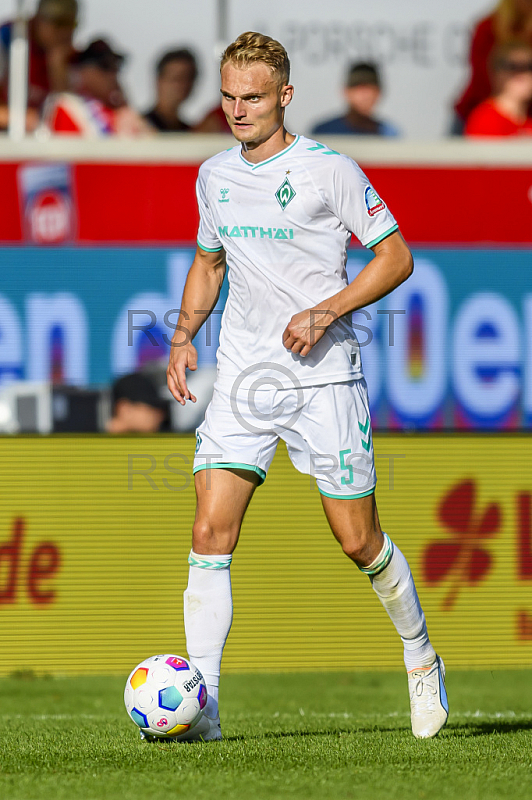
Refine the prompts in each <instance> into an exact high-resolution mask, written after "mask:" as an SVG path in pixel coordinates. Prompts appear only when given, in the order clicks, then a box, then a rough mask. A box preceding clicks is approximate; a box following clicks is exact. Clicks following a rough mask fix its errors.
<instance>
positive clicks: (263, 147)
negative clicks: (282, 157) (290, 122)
mask: <svg viewBox="0 0 532 800" xmlns="http://www.w3.org/2000/svg"><path fill="white" fill-rule="evenodd" d="M295 138H296V137H295V136H294V134H293V133H288V131H287V130H286V129H285V128H284V126H282V127H280V128H278V129H277V130H276V131H275V133H274V134H272V135H271V136H270V137H269V138H268V139H266V140H265V141H264V142H258V143H257V142H247V143H246V142H242V156H243V157H244V158H245V159H246V161H249V162H250V163H251V164H259V163H260V162H261V161H267V160H268V159H269V158H273V156H276V155H277V154H278V153H282V151H283V150H286V148H287V147H289V146H290V145H291V144H292V142H293V141H294V140H295Z"/></svg>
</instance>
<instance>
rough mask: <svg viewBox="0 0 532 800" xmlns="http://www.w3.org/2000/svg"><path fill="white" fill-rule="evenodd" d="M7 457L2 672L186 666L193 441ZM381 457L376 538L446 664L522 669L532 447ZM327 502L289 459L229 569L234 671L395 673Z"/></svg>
mask: <svg viewBox="0 0 532 800" xmlns="http://www.w3.org/2000/svg"><path fill="white" fill-rule="evenodd" d="M1 446H2V459H1V461H0V477H1V480H2V485H3V486H4V488H5V491H4V493H3V499H2V501H1V503H0V674H4V675H5V674H9V673H12V672H15V671H21V670H33V671H34V672H37V673H39V674H42V673H54V674H55V673H67V674H74V673H123V674H124V675H126V674H127V673H128V671H129V670H130V669H131V668H132V666H134V665H135V664H136V663H138V662H139V661H140V660H141V659H143V658H145V657H147V656H149V655H152V654H154V653H158V652H178V653H179V654H184V650H185V640H184V633H183V627H182V592H183V590H184V588H185V586H186V581H187V574H188V565H187V556H188V552H189V549H190V530H191V525H192V521H193V516H194V500H195V494H194V488H193V485H192V480H191V462H192V458H193V450H194V438H193V437H192V436H174V437H124V438H122V437H120V438H116V439H110V438H106V437H97V436H95V437H92V438H87V437H72V436H61V437H58V436H55V437H18V438H15V439H4V440H2V442H1ZM375 452H376V460H377V472H378V475H379V483H378V487H377V498H378V503H379V511H380V518H381V523H382V526H383V529H384V530H386V531H387V533H388V534H389V535H390V536H391V538H392V539H393V540H394V541H395V542H396V543H397V545H398V546H399V547H400V549H401V550H402V551H403V552H404V554H405V555H406V557H407V558H408V559H409V561H410V564H411V567H412V570H413V573H414V576H415V579H416V583H417V587H418V592H419V595H420V598H421V602H422V605H423V607H424V610H425V614H426V617H427V621H428V627H429V632H430V635H431V638H432V640H433V642H434V644H435V646H436V648H437V650H438V652H440V653H441V654H442V656H443V657H444V658H445V661H446V663H447V665H448V667H449V668H451V669H452V668H457V667H466V666H467V667H517V666H529V665H530V661H531V659H532V466H531V464H532V462H531V460H530V440H529V438H528V437H527V436H524V435H522V436H514V435H509V434H497V435H495V436H481V435H472V434H464V435H463V436H461V437H456V436H448V435H443V434H432V435H430V436H427V435H421V436H420V435H412V436H410V437H405V436H397V435H389V434H377V435H376V436H375ZM320 505H321V504H320V500H319V493H318V490H317V489H316V487H315V482H314V479H311V478H310V477H309V476H307V475H301V474H299V473H297V472H296V471H295V470H294V468H293V467H292V466H291V464H290V462H289V460H288V457H287V454H286V450H285V448H284V446H283V445H281V446H280V447H279V449H278V452H277V455H276V457H275V459H274V462H273V465H272V467H271V470H270V473H269V474H268V477H267V480H266V483H265V484H264V486H262V487H260V488H259V489H258V490H257V492H256V494H255V497H254V499H253V502H252V503H251V506H250V508H249V511H248V514H247V516H246V519H245V521H244V527H243V531H242V535H241V540H240V543H239V546H238V549H237V551H236V553H235V557H234V560H233V566H232V580H233V595H234V605H235V615H234V623H233V629H232V632H231V634H230V637H229V640H228V644H227V649H226V654H225V657H224V670H226V671H233V672H238V671H245V670H247V671H257V672H261V671H268V672H271V671H283V670H301V671H305V670H307V671H308V670H314V669H327V670H351V669H371V670H374V669H375V668H379V669H389V668H395V667H397V668H399V667H400V666H401V663H402V648H401V643H400V640H399V639H398V637H397V635H396V633H395V631H394V630H393V627H392V625H391V623H390V621H389V619H388V617H387V616H386V614H385V613H384V611H383V610H382V609H381V607H380V604H379V601H378V599H377V597H376V595H375V594H374V593H373V591H372V590H371V587H370V585H369V582H368V580H367V578H366V577H365V576H364V575H362V574H361V573H359V572H358V571H357V569H356V568H355V567H354V566H353V564H352V563H351V562H350V561H349V560H348V559H347V558H345V556H344V555H343V554H342V552H341V550H340V548H339V547H338V544H337V543H336V542H335V540H334V539H333V537H332V535H331V533H330V531H329V529H328V525H327V523H326V520H325V517H324V515H323V514H322V512H321V508H320ZM331 654H334V658H331Z"/></svg>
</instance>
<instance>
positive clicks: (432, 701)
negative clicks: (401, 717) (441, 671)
mask: <svg viewBox="0 0 532 800" xmlns="http://www.w3.org/2000/svg"><path fill="white" fill-rule="evenodd" d="M436 679H437V673H436V672H434V673H433V674H432V675H430V674H429V675H420V676H419V678H418V679H417V680H416V682H415V684H414V687H413V689H412V691H411V694H410V698H411V700H412V702H413V705H414V709H413V712H414V714H415V715H418V714H427V713H428V714H432V713H433V712H435V711H436V710H437V707H436V698H437V696H438V688H437V685H436Z"/></svg>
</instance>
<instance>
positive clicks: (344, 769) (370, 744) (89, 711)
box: [0, 670, 532, 800]
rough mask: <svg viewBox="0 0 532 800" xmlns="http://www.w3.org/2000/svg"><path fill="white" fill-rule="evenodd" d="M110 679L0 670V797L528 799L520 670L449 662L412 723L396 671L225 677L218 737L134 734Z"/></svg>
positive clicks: (526, 693)
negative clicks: (434, 703)
mask: <svg viewBox="0 0 532 800" xmlns="http://www.w3.org/2000/svg"><path fill="white" fill-rule="evenodd" d="M123 685H124V681H123V680H122V679H118V678H109V677H106V678H104V677H101V678H98V677H92V678H61V679H60V678H57V679H54V678H49V679H44V678H43V679H32V677H31V676H28V675H26V676H24V675H21V676H19V677H18V678H17V677H13V678H6V679H1V680H0V703H1V706H0V707H1V710H2V713H1V720H0V726H1V728H0V797H1V798H2V800H41V798H42V800H48V798H50V800H77V799H78V798H79V800H100V799H101V798H105V800H115V798H116V800H139V799H140V800H145V799H146V800H159V799H160V800H163V798H164V800H168V799H169V798H186V799H187V800H225V798H246V800H247V798H250V800H265V798H272V799H273V798H275V800H282V799H283V798H302V799H303V798H304V800H313V798H316V800H318V798H319V800H324V798H334V799H335V800H340V799H341V800H343V798H357V800H358V799H359V798H368V799H369V798H371V800H381V799H382V800H395V799H396V798H397V799H398V798H401V799H402V798H406V800H418V798H419V799H421V800H422V799H423V798H427V800H429V799H430V800H438V799H439V798H453V800H456V799H457V798H458V799H461V798H466V800H477V799H478V800H489V799H490V798H497V800H501V798H512V800H520V799H521V798H523V799H524V798H527V800H529V798H530V797H532V777H531V776H532V693H531V691H530V687H531V686H532V671H530V670H527V671H515V672H502V671H501V672H451V674H450V675H449V678H448V690H449V697H450V702H451V717H450V721H449V724H448V726H447V728H446V729H445V730H444V731H443V732H442V734H441V735H440V736H439V737H438V738H437V739H434V740H430V741H417V740H415V739H414V738H413V737H412V734H411V732H410V724H409V716H408V697H407V690H406V679H405V676H404V675H403V674H401V673H393V674H387V673H376V674H372V675H369V674H360V673H358V674H357V673H352V674H328V673H318V674H312V675H309V674H307V675H294V674H287V675H275V676H269V675H268V676H261V675H247V676H235V675H230V676H226V677H225V678H224V680H223V709H222V710H223V715H222V724H223V732H224V736H225V741H223V742H212V743H210V744H201V743H198V744H196V743H193V744H177V745H176V744H172V743H164V744H160V745H157V744H155V745H150V744H145V743H141V742H140V740H139V738H138V733H137V730H136V729H135V726H134V725H133V723H131V722H130V721H129V720H128V718H127V716H126V712H125V710H124V708H123V704H122V690H123Z"/></svg>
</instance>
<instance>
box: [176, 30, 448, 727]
mask: <svg viewBox="0 0 532 800" xmlns="http://www.w3.org/2000/svg"><path fill="white" fill-rule="evenodd" d="M289 69H290V64H289V60H288V56H287V53H286V51H285V49H284V48H283V46H282V45H281V44H280V43H279V42H277V41H275V40H274V39H271V38H270V37H268V36H264V35H262V34H259V33H253V32H248V33H244V34H242V35H241V36H239V37H238V39H236V41H235V42H233V44H231V45H229V47H228V48H227V49H226V50H225V52H224V53H223V55H222V59H221V93H222V105H223V109H224V112H225V114H226V116H227V120H228V122H229V125H230V126H231V130H232V131H233V133H234V136H235V138H236V139H237V140H238V142H239V144H238V145H237V146H235V147H233V148H231V149H230V150H228V151H226V152H223V153H220V154H219V155H217V156H214V158H210V159H209V160H208V161H206V162H205V163H204V164H203V165H202V166H201V168H200V171H199V176H198V182H197V197H198V205H199V211H200V226H199V232H198V247H197V250H196V255H195V258H194V261H193V263H192V266H191V268H190V271H189V274H188V278H187V282H186V285H185V289H184V293H183V301H182V307H181V312H180V317H179V320H178V326H177V327H176V331H175V334H174V337H173V345H174V346H173V347H172V348H171V354H170V361H169V365H168V370H167V375H168V386H169V388H170V390H171V392H172V394H173V395H174V397H175V398H176V399H177V400H178V401H179V402H180V403H181V404H182V405H184V404H185V403H186V401H187V400H190V401H192V402H195V400H196V398H195V397H194V396H193V395H192V394H191V393H190V391H189V389H188V387H187V379H186V370H187V369H191V370H194V369H196V367H197V353H196V349H195V347H194V346H193V344H192V339H193V338H194V336H195V335H196V333H197V332H198V330H199V329H200V327H201V325H202V324H203V322H204V321H205V320H206V319H207V317H208V316H209V314H210V313H211V311H212V309H213V308H214V306H215V304H216V301H217V299H218V295H219V291H220V287H221V285H222V281H223V278H224V275H225V271H226V265H227V267H228V269H229V295H228V299H227V303H226V306H225V310H224V313H223V318H222V329H221V335H220V347H219V350H218V375H217V380H216V384H215V388H214V394H213V398H212V401H211V403H210V405H209V407H208V408H207V412H206V415H205V420H204V422H203V423H202V424H201V425H200V427H199V428H198V431H197V449H196V456H195V460H194V469H193V471H194V474H195V486H196V494H197V508H196V518H195V522H194V527H193V540H192V550H191V553H190V556H189V565H190V571H189V580H188V587H187V590H186V591H185V612H184V613H185V630H186V637H187V649H188V653H189V657H190V659H191V661H192V663H193V664H194V665H195V666H196V667H197V668H198V669H199V670H200V671H201V672H202V674H203V675H204V677H205V680H206V683H207V687H208V692H209V697H208V702H207V706H206V709H205V715H204V717H203V718H202V719H201V720H200V722H199V723H198V725H197V726H195V728H193V729H191V731H190V733H189V738H202V739H203V740H205V741H206V740H209V739H221V736H222V734H221V728H220V718H219V711H218V688H219V679H220V664H221V659H222V651H223V647H224V644H225V641H226V639H227V635H228V633H229V629H230V626H231V621H232V598H231V579H230V565H231V559H232V553H233V551H234V549H235V547H236V544H237V542H238V537H239V533H240V527H241V524H242V519H243V517H244V514H245V511H246V508H247V506H248V504H249V502H250V500H251V498H252V495H253V493H254V491H255V489H256V487H257V486H258V485H260V484H261V483H262V482H263V481H264V479H265V478H266V473H267V471H268V467H269V465H270V463H271V461H272V458H273V456H274V453H275V449H276V447H277V444H278V442H279V439H283V440H284V441H285V442H286V445H287V448H288V452H289V455H290V458H291V460H292V462H293V464H294V466H295V467H296V468H297V469H298V470H299V471H300V472H303V473H307V474H311V475H314V476H315V477H316V481H317V486H318V489H319V491H320V493H321V500H322V504H323V508H324V511H325V514H326V516H327V519H328V522H329V525H330V527H331V529H332V532H333V534H334V536H335V537H336V539H337V540H338V542H339V543H340V545H341V546H342V548H343V551H344V553H345V554H346V555H347V556H348V557H349V558H350V559H352V560H353V561H354V562H355V564H356V565H357V567H358V568H359V569H360V570H361V571H362V572H364V573H366V575H368V577H369V579H370V581H371V583H372V586H373V589H374V590H375V592H376V593H377V595H378V597H379V599H380V600H381V602H382V604H383V606H384V608H385V609H386V611H387V612H388V614H389V616H390V618H391V620H392V622H393V624H394V625H395V628H396V629H397V632H398V634H399V635H400V637H401V639H402V641H403V645H404V660H405V665H406V669H407V671H408V683H409V691H410V704H411V718H412V730H413V733H414V736H416V737H418V738H428V737H432V736H435V735H436V734H437V733H438V731H439V730H440V729H441V728H442V727H443V725H444V724H445V722H446V720H447V714H448V707H447V697H446V693H445V685H444V674H445V671H444V665H443V662H442V660H441V659H440V658H439V657H438V656H437V655H436V653H435V651H434V649H433V647H432V644H431V643H430V641H429V637H428V634H427V627H426V624H425V617H424V615H423V611H422V609H421V606H420V604H419V600H418V596H417V593H416V589H415V586H414V581H413V578H412V574H411V572H410V568H409V566H408V563H407V561H406V559H405V558H404V556H403V555H402V553H401V551H400V550H399V549H398V547H397V546H396V545H395V544H394V543H393V542H392V541H391V539H390V538H389V536H388V535H387V534H386V533H383V532H382V530H381V527H380V524H379V517H378V514H377V507H376V504H375V483H376V476H375V469H374V462H373V444H372V436H371V425H370V417H369V405H368V398H367V388H366V383H365V380H364V377H363V374H362V368H361V363H360V353H359V347H358V342H357V339H356V335H355V331H354V329H353V326H352V322H351V312H353V311H355V310H357V309H359V308H363V307H364V306H367V305H368V304H370V303H374V302H375V301H377V300H378V299H379V298H381V297H383V296H384V295H386V294H388V292H391V291H392V290H393V289H395V287H396V286H398V285H399V284H400V283H402V282H403V281H404V280H406V278H408V276H409V275H410V274H411V272H412V263H413V262H412V256H411V253H410V251H409V249H408V247H407V246H406V244H405V242H404V240H403V238H402V237H401V234H400V233H399V230H398V226H397V223H396V222H395V219H394V218H393V216H392V215H391V213H390V211H389V210H388V208H387V207H386V205H385V203H384V202H383V201H382V200H381V198H380V197H379V196H378V195H377V193H376V192H375V190H374V189H373V187H372V186H371V184H370V183H369V181H368V179H367V178H366V176H365V175H364V173H363V172H362V171H361V169H360V168H359V167H358V165H357V164H356V163H355V162H354V161H352V160H351V159H350V158H348V157H347V156H344V155H340V154H339V153H336V152H335V151H333V150H330V149H329V148H327V147H326V146H325V145H323V144H320V143H319V142H315V141H313V140H310V139H307V138H305V137H303V136H296V135H294V134H292V133H289V132H288V131H287V130H286V128H285V127H284V113H285V109H286V107H287V106H288V105H289V103H290V101H291V99H292V95H293V92H294V88H293V86H291V85H290V83H289V80H290V78H289ZM351 233H354V234H355V236H356V237H357V238H358V239H359V240H360V242H361V243H362V244H363V245H365V246H366V247H368V248H370V249H371V250H372V251H373V254H374V258H373V259H372V260H371V261H370V262H369V264H368V265H367V266H366V267H365V268H364V269H363V270H362V271H361V272H360V274H359V275H358V276H357V277H356V278H355V279H354V280H353V281H352V283H350V284H348V282H347V277H346V271H345V264H346V248H347V246H348V244H349V242H350V239H351Z"/></svg>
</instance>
